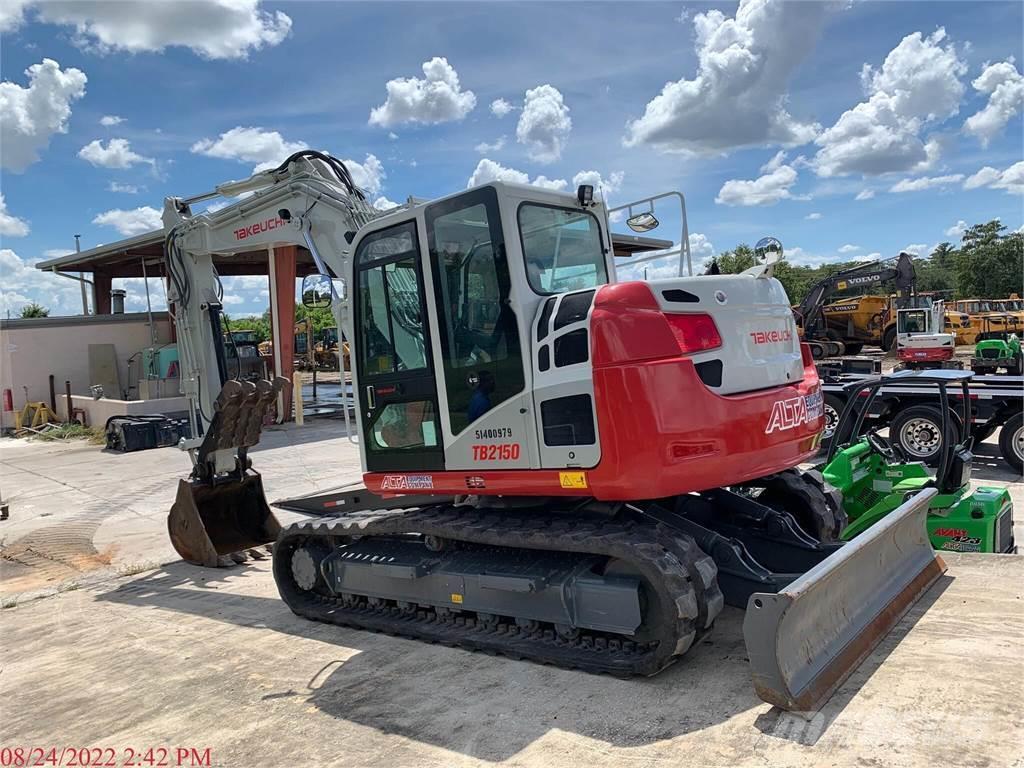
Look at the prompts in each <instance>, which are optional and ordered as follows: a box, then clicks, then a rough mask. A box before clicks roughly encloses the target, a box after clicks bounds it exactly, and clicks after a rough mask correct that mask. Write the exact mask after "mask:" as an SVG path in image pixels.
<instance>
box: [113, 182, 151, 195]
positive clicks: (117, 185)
mask: <svg viewBox="0 0 1024 768" xmlns="http://www.w3.org/2000/svg"><path fill="white" fill-rule="evenodd" d="M142 189H145V187H139V186H136V185H135V184H122V183H121V182H119V181H112V182H110V183H109V184H108V185H107V190H108V191H110V192H123V193H124V194H126V195H137V194H138V193H139V192H140V191H141V190H142Z"/></svg>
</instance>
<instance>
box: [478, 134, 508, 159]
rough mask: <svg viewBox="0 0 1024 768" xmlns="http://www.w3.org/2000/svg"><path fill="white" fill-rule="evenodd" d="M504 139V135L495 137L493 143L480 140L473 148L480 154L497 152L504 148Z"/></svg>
mask: <svg viewBox="0 0 1024 768" xmlns="http://www.w3.org/2000/svg"><path fill="white" fill-rule="evenodd" d="M505 141H506V138H505V137H504V136H499V137H498V138H497V139H495V141H494V143H493V144H488V143H487V142H486V141H481V142H480V143H479V144H477V145H476V146H475V147H473V149H475V150H476V151H477V152H479V153H480V154H481V155H486V154H487V153H488V152H498V151H499V150H502V149H504V148H505Z"/></svg>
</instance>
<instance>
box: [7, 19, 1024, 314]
mask: <svg viewBox="0 0 1024 768" xmlns="http://www.w3.org/2000/svg"><path fill="white" fill-rule="evenodd" d="M1022 30H1024V5H1022V4H1021V3H1019V2H1006V3H1003V2H968V3H958V2H852V3H841V2H837V3H833V4H819V3H812V2H789V3H786V4H778V3H775V2H772V1H771V0H754V1H753V2H743V3H740V4H736V3H724V4H683V3H630V4H623V3H612V2H608V3H586V4H583V3H562V4H555V3H529V4H514V3H455V4H437V3H416V4H400V3H373V4H353V3H327V2H320V3H298V2H288V3H279V2H269V1H265V2H258V0H231V1H230V2H229V1H228V0H197V1H196V2H190V3H167V4H157V3H144V2H143V3H133V2H122V3H113V4H107V3H102V2H92V1H91V0H78V1H77V2H71V1H70V0H67V1H65V0H47V1H46V2H42V3H38V2H34V1H33V0H15V2H11V0H7V2H5V3H3V4H2V5H0V34H2V46H0V72H2V79H3V81H4V82H3V85H0V124H2V125H3V131H4V134H3V137H2V139H3V155H2V157H0V162H2V166H3V167H2V170H0V174H2V176H0V184H2V186H0V191H2V193H3V208H2V209H0V277H2V281H0V292H2V295H0V309H2V310H8V309H9V310H11V311H12V312H17V311H18V309H19V308H20V306H21V305H22V304H23V303H24V302H25V301H27V300H36V301H39V302H40V303H42V304H44V305H47V306H49V307H51V309H52V310H53V311H54V312H55V313H73V312H76V311H78V310H79V309H80V302H79V301H78V298H77V296H78V291H77V287H76V285H75V284H74V283H72V282H71V281H66V280H62V279H60V278H56V277H46V276H42V277H43V278H44V279H41V278H40V276H39V274H38V272H36V271H35V270H33V269H31V265H32V264H33V263H35V262H37V261H39V260H41V259H44V258H47V257H49V256H51V255H53V254H56V253H59V252H60V251H61V250H68V249H70V248H72V247H73V245H74V241H73V237H72V236H73V235H74V234H75V233H80V234H81V235H82V243H83V247H86V248H87V247H91V246H94V245H97V244H99V243H109V242H112V241H114V240H117V239H119V238H121V237H122V236H124V235H126V234H130V233H137V232H139V231H144V230H145V229H146V228H147V227H148V226H150V225H152V224H153V222H154V214H155V212H158V211H159V209H160V208H161V205H162V200H163V198H164V196H166V195H188V194H193V193H196V192H199V191H204V190H206V189H209V188H211V187H213V186H214V185H215V184H217V183H220V182H222V181H225V180H228V179H237V178H243V177H245V176H247V175H249V173H251V172H252V170H253V169H254V168H255V167H257V166H258V165H260V164H261V163H275V162H276V161H279V160H280V159H283V156H284V154H286V153H287V152H288V151H289V150H290V149H293V148H296V147H297V146H310V147H314V148H319V149H326V150H328V151H330V152H331V153H332V154H335V155H338V156H340V157H342V158H346V159H349V160H352V161H354V163H353V165H354V167H355V175H356V178H357V181H359V182H360V183H361V184H362V185H363V186H365V187H368V188H369V189H370V191H371V193H372V195H373V197H374V199H377V198H382V201H381V205H385V204H386V203H385V201H386V200H393V201H402V200H404V199H405V198H406V197H407V196H408V195H414V196H417V197H424V198H429V197H434V196H439V195H442V194H447V193H450V192H453V191H456V190H458V189H462V188H464V187H465V186H466V185H467V183H469V181H470V180H471V179H475V180H478V181H486V180H489V179H491V178H495V177H500V178H511V179H519V180H523V179H524V175H525V178H528V179H529V180H531V181H538V180H539V183H546V184H554V185H564V186H565V188H571V187H573V186H574V184H575V183H577V182H578V181H579V180H590V181H593V180H597V179H600V182H599V183H600V184H601V185H602V186H603V188H604V190H605V192H606V195H607V196H608V198H609V199H610V200H611V202H612V203H624V202H627V201H629V200H632V199H635V198H639V197H643V196H645V195H648V194H653V193H657V192H662V191H667V190H670V189H679V190H682V191H683V192H684V193H685V194H686V197H687V202H688V215H689V223H690V232H691V246H692V248H693V251H694V255H695V257H700V258H703V257H706V256H707V255H710V254H711V253H713V252H718V251H721V250H726V249H729V248H731V247H733V246H735V245H736V244H737V243H740V242H747V243H751V242H753V241H755V240H757V239H758V238H759V237H761V236H763V235H766V234H771V235H775V236H776V237H779V238H780V239H781V240H782V241H783V243H784V244H785V245H786V249H787V253H788V254H789V258H790V259H791V260H793V261H794V262H797V263H809V264H816V263H821V262H824V261H830V260H846V259H850V258H867V257H869V256H870V255H871V254H881V255H883V256H891V255H895V254H896V253H897V252H898V251H899V250H900V249H903V248H907V247H908V246H915V248H916V250H918V251H921V252H928V251H930V249H931V248H932V247H933V246H934V245H935V244H936V243H938V242H941V241H943V240H950V241H953V242H957V241H958V240H959V236H958V234H957V228H958V226H959V227H962V226H963V223H966V224H967V225H970V224H974V223H977V222H981V221H985V220H988V219H991V218H994V217H999V218H1000V219H1002V221H1003V222H1004V223H1005V224H1006V225H1007V226H1008V227H1009V228H1011V229H1016V228H1018V227H1020V226H1021V225H1022V223H1024V214H1022V200H1024V197H1022V192H1024V162H1022V161H1024V150H1022V116H1021V110H1022V103H1024V78H1022V77H1021V74H1020V72H1021V61H1022V59H1024V51H1022V40H1024V36H1022ZM438 59H444V61H439V60H438ZM29 68H34V69H33V70H32V74H26V72H25V71H26V70H27V69H29ZM33 83H34V85H33ZM496 100H503V102H502V103H499V104H498V105H497V106H495V105H494V102H495V101H496ZM104 118H107V119H106V120H104ZM111 118H118V119H119V120H117V119H111ZM104 123H107V124H104ZM586 172H591V173H586ZM581 174H583V175H581ZM858 197H859V198H860V199H858ZM667 236H671V235H667ZM127 287H128V288H129V291H130V292H129V309H132V308H134V309H139V308H141V306H142V304H141V302H142V294H141V291H140V290H138V286H137V285H129V286H127ZM159 293H160V292H159V290H158V291H157V294H158V295H159ZM228 294H229V296H230V297H231V298H230V301H231V302H232V303H231V304H230V305H229V311H232V312H234V313H235V314H239V313H246V312H259V311H262V309H263V308H264V307H265V305H266V291H265V286H264V284H263V283H262V282H261V281H260V280H237V281H234V282H233V283H232V284H231V285H229V287H228Z"/></svg>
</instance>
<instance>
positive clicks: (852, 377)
mask: <svg viewBox="0 0 1024 768" xmlns="http://www.w3.org/2000/svg"><path fill="white" fill-rule="evenodd" d="M820 372H821V374H822V392H823V394H824V396H825V421H826V429H825V437H826V440H827V439H828V438H829V437H831V433H832V430H833V429H834V428H835V423H836V421H837V420H838V418H839V414H840V413H841V412H842V408H843V406H844V405H845V404H846V399H847V394H846V386H847V385H849V384H851V383H854V382H857V381H862V380H864V379H865V378H868V377H867V376H866V375H864V374H857V373H838V374H836V373H829V372H827V371H820ZM968 390H969V396H970V400H971V424H970V427H969V429H970V434H971V436H972V437H974V441H975V443H979V442H981V441H982V440H985V439H987V438H988V437H990V436H991V435H993V434H995V433H996V431H997V430H998V431H999V447H1000V449H1001V452H1002V456H1003V459H1004V461H1006V463H1007V464H1009V466H1010V467H1011V468H1012V469H1015V470H1016V471H1018V472H1020V471H1021V463H1022V454H1024V427H1022V423H1021V422H1022V412H1024V376H976V377H974V378H973V379H971V381H970V383H969V384H968ZM949 398H950V403H949V407H950V409H951V410H952V411H953V415H954V422H955V423H956V424H957V425H958V427H959V430H960V434H959V435H957V438H958V439H959V437H960V436H962V435H963V434H964V432H963V424H962V419H961V418H960V416H959V415H958V413H957V412H958V411H960V410H961V403H960V401H961V395H960V393H959V392H957V391H953V390H952V389H951V390H950V392H949ZM938 408H939V395H938V391H937V390H936V389H935V388H934V387H922V386H913V384H902V383H901V384H892V385H889V386H885V387H883V388H882V389H881V390H879V392H878V395H877V397H876V398H875V400H874V402H873V403H872V406H871V409H870V411H869V413H868V415H867V418H868V419H870V421H866V422H865V423H867V424H870V426H873V427H875V428H877V429H881V428H882V427H889V435H890V439H891V440H894V442H896V443H898V445H899V447H900V448H902V449H903V451H904V453H906V454H907V458H909V459H911V460H921V461H928V460H930V459H931V458H932V456H933V455H934V454H937V453H938V448H939V446H940V445H941V439H942V435H941V431H942V430H941V427H940V426H939V423H938V422H939V420H938V415H939V411H938Z"/></svg>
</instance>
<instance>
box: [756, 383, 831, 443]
mask: <svg viewBox="0 0 1024 768" xmlns="http://www.w3.org/2000/svg"><path fill="white" fill-rule="evenodd" d="M824 405H825V403H824V399H823V398H822V396H821V390H820V389H819V390H816V391H814V392H812V393H811V394H809V395H804V396H803V397H790V398H787V399H786V400H776V401H775V403H774V404H773V405H772V415H771V418H769V419H768V426H767V428H765V430H764V432H765V434H766V435H770V434H771V433H772V432H785V431H786V430H787V429H794V428H795V427H799V426H800V425H801V424H808V423H810V422H812V421H817V420H818V419H820V418H821V416H822V414H823V413H824Z"/></svg>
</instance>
